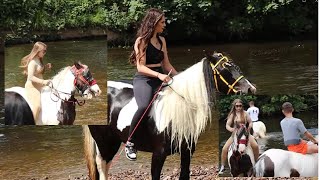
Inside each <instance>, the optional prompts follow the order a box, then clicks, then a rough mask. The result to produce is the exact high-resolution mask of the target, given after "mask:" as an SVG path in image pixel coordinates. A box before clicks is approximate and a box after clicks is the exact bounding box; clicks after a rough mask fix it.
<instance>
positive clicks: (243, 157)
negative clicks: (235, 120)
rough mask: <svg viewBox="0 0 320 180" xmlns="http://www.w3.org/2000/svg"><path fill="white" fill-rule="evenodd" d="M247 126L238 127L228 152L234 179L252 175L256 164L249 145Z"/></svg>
mask: <svg viewBox="0 0 320 180" xmlns="http://www.w3.org/2000/svg"><path fill="white" fill-rule="evenodd" d="M248 125H249V124H248V123H247V125H246V126H245V125H238V124H237V127H236V129H235V131H234V132H233V134H232V136H233V143H232V144H231V145H230V147H229V150H228V163H229V167H230V171H231V175H232V176H233V177H237V176H244V177H250V176H251V175H252V168H253V166H254V164H255V161H254V154H253V151H252V148H251V146H250V143H249V135H250V133H249V131H248V129H247V128H248V127H247V126H248Z"/></svg>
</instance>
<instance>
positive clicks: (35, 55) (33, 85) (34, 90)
mask: <svg viewBox="0 0 320 180" xmlns="http://www.w3.org/2000/svg"><path fill="white" fill-rule="evenodd" d="M46 52H47V45H46V44H44V43H42V42H36V43H35V44H34V46H33V48H32V50H31V52H30V54H28V55H27V56H25V57H23V58H22V60H21V66H20V67H22V68H23V69H24V70H23V74H24V75H26V76H27V81H26V83H25V90H26V97H27V100H28V101H29V103H30V105H31V110H32V113H33V117H34V120H35V121H37V120H38V115H39V112H40V110H41V96H40V94H41V89H42V87H43V86H44V85H48V83H49V80H44V79H43V73H44V71H45V67H46V68H48V69H50V68H51V64H50V63H48V64H47V65H46V66H44V64H43V60H42V59H43V57H44V55H45V54H46ZM36 124H37V122H36Z"/></svg>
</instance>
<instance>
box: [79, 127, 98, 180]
mask: <svg viewBox="0 0 320 180" xmlns="http://www.w3.org/2000/svg"><path fill="white" fill-rule="evenodd" d="M82 129H83V134H84V153H85V158H86V162H87V167H88V170H89V177H90V179H91V180H95V179H96V178H98V176H97V166H96V161H95V156H96V149H95V141H94V139H93V137H92V136H91V133H90V130H89V127H88V126H82Z"/></svg>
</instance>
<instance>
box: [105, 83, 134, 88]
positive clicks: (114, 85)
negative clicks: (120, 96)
mask: <svg viewBox="0 0 320 180" xmlns="http://www.w3.org/2000/svg"><path fill="white" fill-rule="evenodd" d="M107 85H108V86H110V87H114V88H117V89H119V90H120V89H123V88H133V86H132V85H131V84H128V83H123V82H116V81H107Z"/></svg>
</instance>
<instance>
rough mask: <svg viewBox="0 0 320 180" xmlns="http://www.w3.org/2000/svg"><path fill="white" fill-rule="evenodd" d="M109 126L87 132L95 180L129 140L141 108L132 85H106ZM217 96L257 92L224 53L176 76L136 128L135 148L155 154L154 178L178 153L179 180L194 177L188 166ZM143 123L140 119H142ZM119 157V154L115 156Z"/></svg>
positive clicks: (89, 163) (155, 179) (103, 174)
mask: <svg viewBox="0 0 320 180" xmlns="http://www.w3.org/2000/svg"><path fill="white" fill-rule="evenodd" d="M107 84H108V109H107V112H108V124H109V125H107V126H89V128H88V127H85V128H84V135H85V136H84V137H85V138H84V139H85V153H86V159H87V166H88V169H89V174H90V178H91V179H96V178H97V177H99V178H100V179H106V178H107V176H108V171H109V169H110V166H111V163H112V162H115V161H116V160H115V159H116V158H114V156H115V155H116V153H117V152H118V149H119V147H120V145H121V143H122V142H124V143H125V142H127V139H128V136H129V133H128V131H129V128H130V124H131V121H132V117H133V115H134V113H135V111H136V109H138V107H137V103H136V101H135V98H134V97H133V86H132V84H129V83H124V82H116V81H108V83H107ZM216 92H220V93H223V94H230V93H232V94H233V93H239V92H242V93H245V94H246V93H248V92H252V93H255V92H256V88H255V87H254V86H253V85H252V84H251V83H250V81H249V80H248V79H246V78H245V77H244V76H243V74H242V73H241V71H240V68H239V67H238V66H237V65H236V64H234V63H233V61H231V60H229V59H228V58H227V57H226V56H223V54H221V53H215V54H213V55H208V54H207V56H206V57H205V58H203V59H202V60H201V61H200V62H197V63H196V64H194V65H193V66H191V67H189V68H188V69H186V70H184V71H182V72H181V73H179V74H177V75H176V76H174V77H173V78H172V83H170V84H168V86H166V87H164V88H163V90H162V91H161V93H159V95H158V96H157V98H156V99H155V101H153V103H152V105H151V108H150V111H149V112H148V113H147V114H146V115H145V116H144V117H143V119H142V121H141V124H140V125H139V126H138V127H137V129H136V132H135V136H136V138H137V141H136V144H135V148H137V149H138V150H140V151H146V152H151V153H152V162H151V175H152V179H153V180H159V179H160V175H161V170H162V167H163V165H164V162H165V160H166V157H167V156H169V155H171V154H174V153H176V152H179V153H180V159H181V164H180V169H181V172H180V179H189V178H190V162H191V157H192V154H193V152H194V151H195V146H196V144H197V141H198V138H199V136H200V134H201V133H202V132H203V131H204V130H205V128H206V125H207V124H208V123H209V122H210V121H211V119H213V117H212V111H214V108H213V106H214V104H215V101H216ZM139 122H140V121H139ZM117 157H119V155H118V156H117Z"/></svg>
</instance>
